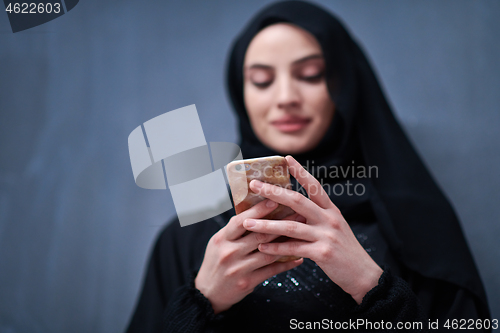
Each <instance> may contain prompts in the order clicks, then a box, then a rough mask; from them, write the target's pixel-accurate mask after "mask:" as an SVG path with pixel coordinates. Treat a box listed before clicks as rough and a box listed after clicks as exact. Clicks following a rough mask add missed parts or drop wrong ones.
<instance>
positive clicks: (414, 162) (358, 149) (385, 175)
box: [226, 1, 489, 317]
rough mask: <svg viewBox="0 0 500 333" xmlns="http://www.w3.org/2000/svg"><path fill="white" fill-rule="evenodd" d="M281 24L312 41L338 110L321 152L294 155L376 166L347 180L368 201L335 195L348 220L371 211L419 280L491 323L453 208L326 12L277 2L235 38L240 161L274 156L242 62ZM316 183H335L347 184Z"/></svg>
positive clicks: (328, 163) (232, 84)
mask: <svg viewBox="0 0 500 333" xmlns="http://www.w3.org/2000/svg"><path fill="white" fill-rule="evenodd" d="M280 22H284V23H290V24H294V25H296V26H298V27H300V28H302V29H304V30H306V31H308V32H309V33H311V34H312V35H313V36H314V37H316V39H317V40H318V42H319V44H320V46H321V48H322V51H323V55H324V58H325V64H326V72H325V77H326V84H327V87H328V91H329V93H330V96H331V98H332V100H333V101H334V104H335V116H334V118H333V121H332V124H331V126H330V128H329V129H328V131H327V133H326V134H325V136H324V138H323V139H322V140H321V142H320V143H319V144H318V146H317V147H315V148H314V149H312V150H311V151H309V152H306V153H303V154H299V155H295V156H294V157H295V158H296V159H297V160H298V161H299V162H300V163H301V164H302V165H305V164H306V163H307V161H311V160H313V161H314V162H315V165H316V166H319V165H322V166H325V167H332V166H336V167H342V166H343V167H347V166H348V165H352V166H360V165H364V166H376V167H377V168H378V177H376V178H371V179H362V180H359V179H358V180H352V181H354V182H362V183H363V184H364V185H365V186H367V191H366V193H365V195H363V196H346V195H343V196H340V197H332V201H333V202H334V203H336V204H337V205H338V206H339V208H340V209H341V211H342V213H343V215H344V217H346V220H348V221H349V217H353V216H356V214H360V212H361V215H362V213H363V212H366V211H367V210H369V211H370V212H371V213H372V214H374V217H375V219H376V221H377V223H379V227H380V229H381V231H382V233H383V234H384V236H385V238H386V240H387V242H388V245H389V248H390V249H391V252H392V253H393V254H394V255H395V256H396V258H398V259H399V260H400V261H401V262H402V263H404V264H405V265H406V266H407V267H408V268H410V269H412V270H414V271H417V272H419V273H420V274H422V275H423V276H426V277H430V278H435V279H440V280H444V281H448V282H450V283H453V284H455V285H458V286H460V287H462V288H464V289H466V290H469V291H470V292H472V293H473V294H474V295H475V296H477V298H478V299H479V300H480V301H481V302H482V305H483V306H482V312H483V313H482V315H483V316H485V317H489V310H488V305H487V300H486V294H485V291H484V288H483V285H482V283H481V280H480V277H479V274H478V271H477V268H476V266H475V263H474V260H473V258H472V256H471V253H470V251H469V248H468V246H467V242H466V240H465V238H464V235H463V232H462V230H461V227H460V224H459V222H458V219H457V217H456V214H455V212H454V210H453V208H452V207H451V205H450V203H449V202H448V200H447V199H446V197H445V196H444V195H443V193H442V191H441V190H440V189H439V187H438V186H437V184H436V182H435V181H434V180H433V178H432V176H431V175H430V173H429V172H428V170H427V168H426V167H425V165H424V164H423V162H422V160H421V159H420V157H419V156H418V154H417V153H416V151H415V149H414V148H413V147H412V145H411V143H410V141H409V140H408V138H407V136H406V135H405V133H404V132H403V130H402V128H401V127H400V125H399V124H398V122H397V120H396V119H395V117H394V115H393V113H392V111H391V108H390V106H389V104H388V103H387V100H386V98H385V96H384V94H383V92H382V89H381V88H380V85H379V83H378V80H377V78H376V77H375V74H374V73H373V70H372V68H371V66H370V64H369V62H368V60H367V59H366V57H365V55H364V54H363V52H362V51H361V49H360V47H359V46H358V44H357V43H356V42H355V41H354V40H353V38H352V37H351V36H350V34H349V33H348V31H347V30H346V29H345V28H344V26H343V25H342V23H341V22H340V21H339V20H338V19H337V18H335V17H334V16H333V15H332V14H330V13H329V12H327V11H326V10H324V9H322V8H320V7H318V6H316V5H313V4H311V3H307V2H302V1H284V2H278V3H275V4H272V5H270V6H268V7H266V8H264V9H263V10H261V11H260V12H259V13H258V14H257V15H256V16H255V17H254V18H253V19H252V20H251V21H250V23H249V24H248V25H247V26H246V27H245V29H244V30H243V32H242V33H241V34H240V35H239V36H238V37H237V39H236V40H235V42H234V44H233V48H232V51H231V54H230V57H229V61H228V67H227V81H226V83H227V89H228V92H229V97H230V99H231V102H232V104H233V107H234V110H235V111H236V114H237V116H238V119H239V128H240V134H241V138H240V147H241V149H242V153H243V156H244V158H253V157H260V156H268V155H277V153H276V152H275V151H273V150H272V149H270V148H268V147H266V146H265V145H263V144H262V143H261V142H260V140H259V139H258V138H257V137H256V135H255V133H254V131H253V130H252V127H251V124H250V121H249V118H248V115H247V111H246V108H245V103H244V98H243V63H244V58H245V53H246V50H247V48H248V45H249V44H250V42H251V40H252V39H253V38H254V37H255V35H256V34H257V33H258V32H259V31H260V30H262V29H263V28H265V27H267V26H269V25H272V24H275V23H280ZM353 161H355V164H353ZM320 180H321V181H322V183H325V182H327V183H330V184H335V183H339V182H341V183H342V182H344V183H345V181H346V180H348V179H346V178H345V177H344V178H340V179H331V178H328V177H327V178H326V179H320ZM367 203H369V204H368V205H367ZM346 215H347V216H346Z"/></svg>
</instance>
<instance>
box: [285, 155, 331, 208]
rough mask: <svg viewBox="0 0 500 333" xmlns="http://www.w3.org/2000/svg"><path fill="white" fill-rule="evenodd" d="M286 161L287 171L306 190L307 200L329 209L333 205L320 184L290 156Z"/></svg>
mask: <svg viewBox="0 0 500 333" xmlns="http://www.w3.org/2000/svg"><path fill="white" fill-rule="evenodd" d="M285 158H286V161H287V162H288V170H289V171H290V174H291V175H292V176H293V177H294V178H295V179H297V181H298V182H299V183H300V185H302V187H303V188H304V189H305V190H306V192H307V194H308V195H309V198H311V200H312V201H313V202H315V203H316V204H317V205H318V206H320V207H321V208H325V209H327V208H330V207H331V206H332V205H333V203H332V201H331V200H330V197H328V194H327V193H326V192H325V189H324V188H323V186H321V183H320V182H319V181H318V180H317V179H316V178H314V176H313V175H311V174H310V173H309V172H308V171H307V170H306V169H304V167H303V166H302V165H300V163H299V162H297V160H295V159H294V158H293V157H292V156H290V155H288V156H287V157H285Z"/></svg>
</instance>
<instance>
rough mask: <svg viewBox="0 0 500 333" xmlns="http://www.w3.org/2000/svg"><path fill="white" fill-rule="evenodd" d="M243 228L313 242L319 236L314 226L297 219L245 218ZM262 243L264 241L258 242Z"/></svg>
mask: <svg viewBox="0 0 500 333" xmlns="http://www.w3.org/2000/svg"><path fill="white" fill-rule="evenodd" d="M243 226H244V227H245V229H247V230H249V231H253V232H256V233H261V234H271V235H282V236H288V237H291V238H296V239H302V240H305V241H309V242H313V241H315V240H317V239H318V238H319V236H321V235H318V234H317V233H318V231H317V230H316V228H315V227H313V226H310V225H307V224H304V223H300V222H297V221H286V220H254V219H246V220H245V222H244V223H243ZM260 243H264V242H260Z"/></svg>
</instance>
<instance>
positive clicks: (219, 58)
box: [0, 0, 500, 333]
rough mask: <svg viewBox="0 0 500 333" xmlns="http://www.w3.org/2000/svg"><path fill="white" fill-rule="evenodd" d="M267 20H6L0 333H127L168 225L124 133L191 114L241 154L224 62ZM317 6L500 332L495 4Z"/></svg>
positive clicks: (235, 12) (118, 10)
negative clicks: (450, 212)
mask: <svg viewBox="0 0 500 333" xmlns="http://www.w3.org/2000/svg"><path fill="white" fill-rule="evenodd" d="M265 3H267V1H247V2H243V1H230V0H227V1H210V2H207V1H197V2H193V1H183V2H173V1H98V0H81V1H80V3H79V4H78V5H77V6H76V7H75V8H74V9H73V10H72V11H70V12H69V13H68V14H66V15H64V16H62V17H61V18H59V19H56V20H54V21H51V22H49V23H47V24H45V25H41V26H39V27H36V28H33V29H30V30H27V31H24V32H20V33H16V34H13V33H12V32H11V30H10V27H9V24H8V20H7V15H6V14H0V332H29V333H36V332H51V333H58V332H106V333H108V332H122V331H123V330H124V328H125V325H126V323H127V322H128V319H129V316H130V314H131V312H132V309H133V307H134V305H135V301H136V297H137V294H138V291H139V288H140V283H141V278H142V274H143V270H144V266H145V263H146V259H147V256H148V252H149V250H150V247H151V245H152V242H153V240H154V237H155V235H156V234H157V232H158V231H159V230H160V228H161V227H162V226H163V225H164V224H165V222H166V221H167V220H169V219H170V218H171V217H172V216H173V215H174V213H175V212H174V209H173V204H172V200H171V197H170V194H169V192H168V190H167V191H151V190H144V189H141V188H139V187H137V186H136V185H135V183H134V181H133V177H132V170H131V166H130V160H129V157H128V147H127V137H128V134H129V133H130V132H131V131H132V130H133V129H134V128H135V127H136V126H138V125H140V124H141V123H143V122H144V121H146V120H149V119H151V118H153V117H155V116H157V115H159V114H162V113H164V112H167V111H170V110H173V109H176V108H179V107H182V106H185V105H189V104H193V103H195V104H196V106H197V108H198V112H199V114H200V118H201V122H202V125H203V128H204V131H205V136H206V139H207V141H230V142H236V140H237V136H236V135H237V134H236V130H235V123H234V117H233V115H232V113H231V111H230V107H229V104H228V101H227V98H226V95H225V91H224V84H223V82H224V81H223V80H224V79H223V71H224V63H225V59H226V54H227V50H228V48H229V45H230V42H231V41H232V39H233V38H234V36H235V35H236V33H237V32H239V31H240V29H241V28H242V27H243V24H244V23H245V22H246V21H247V20H248V19H249V18H250V17H251V15H253V13H255V12H256V10H258V9H259V8H261V7H262V5H264V4H265ZM320 3H322V4H324V6H326V7H328V8H330V9H331V10H332V11H334V12H336V13H337V14H338V15H339V16H340V17H341V18H342V19H343V20H344V21H345V22H346V24H347V25H348V27H349V28H350V30H351V31H352V33H353V34H354V35H355V36H356V37H357V38H358V40H359V41H360V42H361V44H362V45H364V48H365V50H366V51H367V54H368V55H369V56H370V58H371V59H372V62H373V64H374V66H375V68H376V70H377V72H378V74H379V77H380V80H381V82H382V84H383V86H384V87H385V90H386V92H387V94H388V96H389V99H390V101H391V103H392V105H393V106H394V109H395V112H396V115H397V117H398V118H399V120H400V121H401V122H402V124H403V125H404V127H405V128H406V130H407V131H408V133H409V135H410V137H411V139H412V141H413V142H414V144H415V146H416V147H417V149H418V150H419V152H420V153H421V155H422V156H423V158H424V160H425V162H426V163H427V164H428V166H429V167H430V169H431V170H432V172H433V174H434V175H435V177H436V179H437V181H438V182H439V184H440V185H441V186H442V188H443V189H444V191H445V192H446V194H447V195H448V197H449V198H450V200H451V201H452V203H453V205H454V207H455V208H456V210H457V212H458V215H459V216H460V218H461V222H462V225H463V228H464V232H465V234H466V237H467V239H468V241H469V243H470V247H471V249H472V252H473V255H474V257H475V259H476V261H477V264H478V266H479V269H480V273H481V275H482V278H483V280H484V283H485V286H486V289H487V292H488V295H489V300H490V304H491V308H492V310H493V311H492V313H493V317H495V318H500V306H499V304H498V302H497V301H496V300H497V299H498V298H499V297H500V288H499V286H500V283H499V281H500V280H499V278H498V276H500V266H499V265H498V263H499V262H500V251H499V246H498V238H500V226H499V225H500V224H499V223H498V217H499V216H500V214H499V213H500V205H499V200H498V198H499V195H498V194H497V193H498V188H499V185H500V174H499V172H498V166H499V164H500V149H499V148H500V144H499V143H500V133H499V132H498V131H497V128H498V127H499V125H500V113H499V110H498V105H500V97H499V96H500V93H499V88H500V61H498V60H499V59H500V43H499V41H498V36H499V35H500V20H498V16H499V14H500V2H498V1H494V0H491V1H484V0H480V1H456V0H448V1H418V2H417V1H399V0H394V1H320ZM442 238H443V242H446V235H442Z"/></svg>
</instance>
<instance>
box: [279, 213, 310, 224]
mask: <svg viewBox="0 0 500 333" xmlns="http://www.w3.org/2000/svg"><path fill="white" fill-rule="evenodd" d="M282 220H288V221H297V222H301V223H306V222H307V219H306V218H305V217H304V216H302V215H300V214H299V213H294V214H292V215H288V216H287V217H285V218H282Z"/></svg>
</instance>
